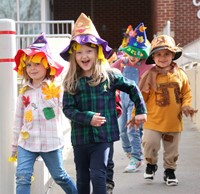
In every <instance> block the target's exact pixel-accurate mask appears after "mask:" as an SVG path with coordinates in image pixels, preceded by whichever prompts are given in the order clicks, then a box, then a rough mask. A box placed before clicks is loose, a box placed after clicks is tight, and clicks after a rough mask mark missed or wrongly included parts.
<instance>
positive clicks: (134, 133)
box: [118, 92, 142, 161]
mask: <svg viewBox="0 0 200 194" xmlns="http://www.w3.org/2000/svg"><path fill="white" fill-rule="evenodd" d="M120 97H121V101H122V110H123V113H122V115H121V116H120V117H119V119H118V123H119V130H120V139H121V142H122V148H123V150H124V152H126V153H131V157H134V158H135V159H137V160H139V161H141V160H142V146H141V135H140V130H139V129H135V128H134V127H133V128H131V129H128V128H127V126H126V123H127V121H129V120H130V119H131V114H132V109H133V107H134V103H133V102H132V101H131V100H130V98H129V95H127V94H126V93H123V92H121V93H120Z"/></svg>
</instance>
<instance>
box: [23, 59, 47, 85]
mask: <svg viewBox="0 0 200 194" xmlns="http://www.w3.org/2000/svg"><path fill="white" fill-rule="evenodd" d="M26 72H27V74H28V76H29V77H30V78H31V79H32V80H33V81H32V83H33V85H34V84H39V83H40V82H41V81H43V80H44V78H45V76H46V72H47V69H46V68H45V67H44V65H43V64H41V63H33V62H26Z"/></svg>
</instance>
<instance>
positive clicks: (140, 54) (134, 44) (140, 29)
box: [119, 23, 150, 59]
mask: <svg viewBox="0 0 200 194" xmlns="http://www.w3.org/2000/svg"><path fill="white" fill-rule="evenodd" d="M145 29H146V27H145V26H144V24H143V23H140V24H139V25H138V26H137V27H136V28H135V30H133V29H132V26H131V25H129V26H128V28H127V32H126V34H125V35H126V36H127V34H128V35H129V37H125V39H123V41H122V45H121V48H120V49H119V50H121V51H124V52H125V53H126V54H128V55H130V56H132V57H136V58H139V59H146V58H147V57H148V55H149V50H150V43H149V41H148V40H147V36H146V31H145Z"/></svg>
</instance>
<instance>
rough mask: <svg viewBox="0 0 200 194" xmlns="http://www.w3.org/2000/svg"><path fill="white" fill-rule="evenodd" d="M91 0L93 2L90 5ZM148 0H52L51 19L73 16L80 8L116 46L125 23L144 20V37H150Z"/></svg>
mask: <svg viewBox="0 0 200 194" xmlns="http://www.w3.org/2000/svg"><path fill="white" fill-rule="evenodd" d="M91 2H93V6H92V5H91ZM150 7H151V0H148V1H147V0H140V1H136V0H109V1H108V0H101V1H97V0H93V1H91V0H84V1H83V0H75V1H74V0H67V1H63V0H55V1H54V19H55V20H69V19H70V20H76V19H77V18H78V16H79V15H80V13H81V12H83V13H85V14H86V15H88V16H90V17H91V18H92V20H93V23H94V25H95V26H96V28H97V31H98V32H99V35H100V36H101V37H102V38H103V39H105V40H107V41H108V43H109V45H110V46H111V47H112V48H115V49H117V48H118V47H119V46H120V44H121V42H122V38H123V32H124V31H125V30H126V28H127V27H128V25H130V24H132V26H133V27H136V26H137V25H138V24H139V23H140V22H144V24H145V26H146V27H147V37H148V38H149V39H152V37H153V28H152V27H151V26H152V19H151V14H152V10H151V9H150Z"/></svg>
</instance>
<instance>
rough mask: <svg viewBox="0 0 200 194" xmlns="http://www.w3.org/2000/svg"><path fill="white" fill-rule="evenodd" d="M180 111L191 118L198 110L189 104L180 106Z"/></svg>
mask: <svg viewBox="0 0 200 194" xmlns="http://www.w3.org/2000/svg"><path fill="white" fill-rule="evenodd" d="M182 112H183V114H184V115H185V116H186V117H188V116H190V118H191V119H192V117H193V116H194V114H195V113H197V112H198V110H195V109H193V108H192V107H190V106H184V107H182Z"/></svg>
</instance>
